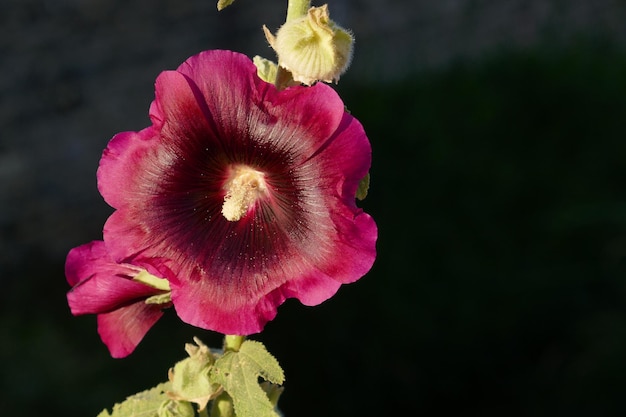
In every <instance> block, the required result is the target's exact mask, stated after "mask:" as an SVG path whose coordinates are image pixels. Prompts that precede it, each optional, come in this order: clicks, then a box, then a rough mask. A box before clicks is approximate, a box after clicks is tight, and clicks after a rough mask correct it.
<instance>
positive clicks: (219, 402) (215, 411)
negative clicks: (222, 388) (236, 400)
mask: <svg viewBox="0 0 626 417" xmlns="http://www.w3.org/2000/svg"><path fill="white" fill-rule="evenodd" d="M210 415H211V417H234V416H235V411H234V408H233V400H232V399H231V398H230V396H228V394H226V393H225V392H222V393H221V394H220V395H218V396H217V398H216V399H214V400H213V405H212V406H211V414H210Z"/></svg>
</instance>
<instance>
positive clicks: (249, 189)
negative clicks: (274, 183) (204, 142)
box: [222, 166, 267, 222]
mask: <svg viewBox="0 0 626 417" xmlns="http://www.w3.org/2000/svg"><path fill="white" fill-rule="evenodd" d="M224 189H225V190H226V195H225V196H224V204H223V205H222V214H223V215H224V217H225V218H226V220H228V221H231V222H234V221H237V220H240V219H241V218H242V217H243V216H244V215H245V214H246V213H247V212H248V209H249V208H250V207H251V206H252V205H253V204H254V203H255V202H256V200H257V198H259V197H260V196H261V195H263V194H265V193H266V192H267V185H265V178H264V174H263V173H262V172H260V171H257V170H254V169H252V168H250V167H247V166H237V167H233V168H231V172H230V175H229V178H228V181H226V184H224Z"/></svg>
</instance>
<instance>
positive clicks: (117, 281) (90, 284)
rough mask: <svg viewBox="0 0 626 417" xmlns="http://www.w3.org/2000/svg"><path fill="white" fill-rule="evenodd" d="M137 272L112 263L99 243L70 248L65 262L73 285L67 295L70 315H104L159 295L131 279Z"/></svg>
mask: <svg viewBox="0 0 626 417" xmlns="http://www.w3.org/2000/svg"><path fill="white" fill-rule="evenodd" d="M139 271H140V269H139V268H137V267H133V266H131V265H128V264H118V263H115V262H113V261H112V260H111V259H110V258H109V257H108V253H107V252H106V250H105V247H104V242H101V241H96V242H91V243H88V244H86V245H83V246H79V247H77V248H74V249H72V250H71V251H70V253H69V254H68V257H67V262H66V276H67V277H68V281H69V282H70V284H74V286H73V288H72V289H71V290H70V291H69V292H68V294H67V300H68V303H69V306H70V309H71V310H72V314H74V315H80V314H99V313H106V312H109V311H112V310H114V309H116V308H119V307H120V306H123V305H125V304H129V303H130V302H134V301H136V300H140V299H141V300H145V299H146V298H147V297H150V296H152V295H155V294H158V293H159V292H160V291H158V290H155V289H154V288H152V287H149V286H147V285H144V284H141V283H139V282H135V281H133V280H132V277H133V276H134V275H136V274H137V273H138V272H139Z"/></svg>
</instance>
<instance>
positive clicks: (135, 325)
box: [98, 301, 163, 358]
mask: <svg viewBox="0 0 626 417" xmlns="http://www.w3.org/2000/svg"><path fill="white" fill-rule="evenodd" d="M162 315H163V311H162V310H161V308H160V307H159V306H156V305H154V304H146V303H144V302H143V301H137V302H135V303H133V304H130V305H127V306H125V307H122V308H119V309H117V310H114V311H111V312H110V313H106V314H100V315H98V333H99V334H100V338H101V339H102V341H103V342H104V344H105V345H106V346H107V348H108V349H109V352H110V353H111V356H113V357H114V358H123V357H126V356H128V355H130V354H131V353H132V352H133V351H134V350H135V348H136V347H137V345H138V344H139V342H141V340H142V339H143V337H144V336H145V335H146V333H147V332H148V330H150V328H151V327H152V326H153V325H154V324H155V323H156V322H157V321H158V320H159V319H160V318H161V316H162Z"/></svg>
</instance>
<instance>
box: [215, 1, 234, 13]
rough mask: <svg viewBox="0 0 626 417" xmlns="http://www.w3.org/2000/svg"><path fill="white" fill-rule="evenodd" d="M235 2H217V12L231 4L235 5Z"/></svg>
mask: <svg viewBox="0 0 626 417" xmlns="http://www.w3.org/2000/svg"><path fill="white" fill-rule="evenodd" d="M234 2H235V0H218V1H217V11H222V10H224V9H225V8H227V7H228V6H230V5H231V4H233V3H234Z"/></svg>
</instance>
